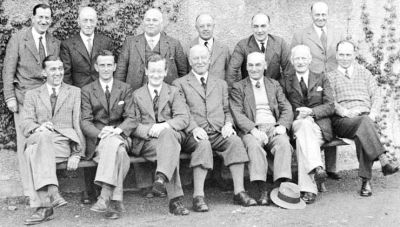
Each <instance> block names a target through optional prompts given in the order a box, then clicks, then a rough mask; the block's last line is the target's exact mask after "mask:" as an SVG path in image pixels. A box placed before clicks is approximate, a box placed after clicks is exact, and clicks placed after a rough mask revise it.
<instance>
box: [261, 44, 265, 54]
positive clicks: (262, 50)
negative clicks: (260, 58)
mask: <svg viewBox="0 0 400 227" xmlns="http://www.w3.org/2000/svg"><path fill="white" fill-rule="evenodd" d="M260 44H261V52H263V53H265V46H264V42H261V43H260Z"/></svg>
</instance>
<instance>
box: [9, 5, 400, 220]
mask: <svg viewBox="0 0 400 227" xmlns="http://www.w3.org/2000/svg"><path fill="white" fill-rule="evenodd" d="M311 17H312V20H313V24H312V25H311V26H310V27H308V28H306V29H304V30H302V31H299V32H297V33H295V35H294V37H293V41H292V45H291V49H289V47H288V45H287V43H286V42H285V41H284V40H283V39H282V38H280V37H278V36H274V35H271V34H269V33H268V31H269V26H270V18H269V17H268V16H267V15H265V14H262V13H259V14H256V15H254V16H253V17H252V20H251V26H252V30H253V34H252V35H251V36H250V37H248V38H246V39H243V40H241V41H240V42H239V43H238V44H237V45H236V47H235V48H234V51H233V54H232V55H230V53H229V48H228V47H227V46H225V45H223V44H222V43H221V42H219V41H218V40H217V39H215V38H214V37H213V30H214V26H215V23H214V19H213V18H212V17H211V16H210V15H209V14H200V15H199V16H198V17H197V18H196V29H197V31H198V34H199V36H198V37H197V38H195V39H194V40H193V41H192V42H191V45H190V48H188V50H187V51H184V49H183V48H182V46H181V44H180V43H179V41H177V40H176V39H174V38H172V37H169V36H168V35H166V34H165V32H163V30H162V28H163V26H162V24H163V17H162V13H161V12H160V11H159V10H158V9H149V10H148V11H147V12H146V14H145V16H144V21H143V25H144V33H143V34H141V35H138V36H135V37H130V38H127V39H126V41H125V43H124V46H123V48H122V51H121V54H120V55H119V56H118V62H116V60H117V59H116V56H114V55H113V51H114V50H113V46H112V41H111V40H110V39H109V38H107V37H105V36H102V35H100V34H98V33H96V32H95V27H96V24H97V14H96V12H95V10H94V9H93V8H90V7H83V8H82V9H81V10H80V11H79V16H78V24H79V26H80V32H79V34H77V35H75V36H73V37H71V38H69V39H67V40H65V41H63V42H61V43H60V42H59V41H58V40H56V39H55V38H54V37H52V36H51V35H50V34H49V32H48V31H47V30H48V28H49V26H50V24H51V18H52V11H51V9H50V7H49V6H48V5H46V4H39V5H36V6H35V7H34V9H33V16H32V27H30V28H29V29H27V30H23V31H20V32H18V33H17V34H15V35H14V36H13V37H12V38H11V40H10V41H9V44H8V47H7V53H6V58H5V63H4V70H3V81H4V96H5V100H6V102H7V107H8V108H9V110H10V111H12V112H14V119H15V123H16V129H17V150H18V157H19V161H20V171H21V178H22V181H23V185H24V192H25V193H26V195H28V196H29V197H30V205H31V206H32V207H35V208H37V209H36V211H35V212H34V213H33V214H32V216H31V217H29V218H28V219H26V220H25V224H27V225H32V224H38V223H41V222H44V221H47V220H49V219H50V218H51V216H52V214H53V208H57V207H60V206H63V205H65V204H67V201H65V200H64V199H63V198H62V196H61V195H60V193H59V191H58V181H57V176H56V163H59V162H65V161H67V169H69V170H75V169H76V168H77V167H78V164H79V161H80V160H81V159H83V158H85V159H89V160H90V159H93V160H94V161H95V162H97V163H98V166H97V171H96V174H95V178H94V183H95V184H97V185H98V186H99V187H101V191H100V194H99V196H98V198H97V202H96V203H95V204H94V205H93V206H92V207H91V210H92V211H95V212H104V213H105V217H106V218H109V219H116V218H119V217H120V215H121V213H122V212H123V211H124V209H125V208H124V206H123V203H122V201H123V181H124V178H125V177H126V175H127V172H128V170H129V167H130V161H129V155H135V156H141V157H144V158H145V159H146V160H148V161H150V162H156V170H155V173H151V172H148V171H144V170H143V169H141V166H140V165H138V166H137V168H135V172H136V171H137V172H140V171H142V176H146V177H145V179H144V180H150V181H151V182H152V188H151V192H152V193H153V195H155V196H160V197H162V196H168V198H169V211H170V213H173V214H175V215H187V214H189V210H188V209H187V208H186V207H185V206H184V205H183V203H182V196H183V191H182V186H181V181H180V175H179V162H180V153H181V152H182V153H188V154H190V157H191V159H190V167H191V168H192V169H193V185H194V191H193V210H194V211H196V212H206V211H208V210H209V207H208V204H207V202H206V199H205V193H204V182H205V179H206V176H207V173H208V171H209V170H211V169H213V166H214V163H213V154H216V155H218V156H221V158H222V160H223V163H224V165H225V166H227V167H228V168H229V170H230V173H231V175H232V180H233V191H234V197H233V200H234V203H236V204H240V205H243V206H253V205H257V204H258V205H269V204H270V203H271V199H272V200H273V202H274V203H276V204H280V206H282V207H286V208H290V207H304V206H303V205H304V203H307V204H311V203H313V202H314V201H315V199H316V195H317V192H318V189H317V183H318V182H320V183H321V182H324V181H325V180H326V178H327V177H331V178H334V179H340V176H339V175H338V174H337V173H336V153H335V152H330V153H326V154H325V156H326V157H325V158H326V160H325V162H326V168H324V164H323V161H322V159H321V148H320V147H321V145H322V144H324V143H327V142H329V141H331V140H333V139H334V138H335V135H337V136H339V137H345V138H350V139H354V141H355V144H356V151H357V157H358V160H359V163H360V169H359V176H360V177H361V179H362V186H361V191H360V195H361V196H370V195H371V194H372V189H371V186H370V179H371V169H372V164H373V162H374V161H376V160H379V161H380V162H381V165H382V171H383V174H384V175H388V174H393V173H395V172H397V171H398V169H399V165H398V163H396V162H395V160H393V159H391V158H390V156H389V155H388V154H387V152H386V151H385V149H384V147H383V146H382V144H381V143H380V141H379V135H378V133H377V130H376V129H375V123H374V120H375V116H376V113H377V112H376V109H377V106H376V105H377V102H376V99H377V97H376V89H377V85H376V81H375V80H374V78H373V76H372V75H371V73H370V72H369V71H367V70H366V69H365V68H364V67H362V66H360V65H358V64H356V63H355V54H356V47H355V45H354V44H353V43H352V42H351V41H346V40H344V41H341V40H340V37H339V36H337V34H335V32H334V31H333V30H332V29H331V28H329V27H327V25H326V22H327V17H328V6H327V5H326V4H325V3H323V2H317V3H314V4H313V5H312V6H311ZM188 63H189V64H188ZM79 88H81V89H79ZM290 138H294V139H295V143H294V144H293V146H294V147H295V148H296V149H295V150H296V157H297V161H298V186H297V185H294V184H293V183H290V181H291V179H292V170H291V161H292V153H293V148H292V145H291V139H290ZM213 152H214V153H213ZM246 164H247V166H248V169H249V175H250V181H251V182H252V183H253V184H254V185H255V186H256V187H257V188H258V192H259V194H258V195H257V200H255V199H253V198H252V197H251V196H250V195H249V194H248V193H247V192H246V190H245V188H244V182H243V181H244V180H243V178H244V169H245V165H246ZM135 167H136V166H135ZM269 170H272V172H273V182H274V186H273V187H274V188H275V189H274V190H275V191H273V193H271V192H270V191H269V190H268V187H267V184H266V181H267V176H268V174H267V173H268V171H269ZM153 178H154V180H153ZM288 191H290V192H291V193H288ZM285 193H286V194H285ZM300 198H301V199H300ZM285 204H286V205H285ZM288 204H289V205H288Z"/></svg>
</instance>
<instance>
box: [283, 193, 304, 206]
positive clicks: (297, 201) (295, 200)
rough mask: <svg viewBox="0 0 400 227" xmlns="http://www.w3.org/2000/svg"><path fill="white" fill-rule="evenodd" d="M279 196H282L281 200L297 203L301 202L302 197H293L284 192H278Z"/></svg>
mask: <svg viewBox="0 0 400 227" xmlns="http://www.w3.org/2000/svg"><path fill="white" fill-rule="evenodd" d="M278 198H280V199H281V200H283V201H285V202H287V203H293V204H297V203H299V202H300V198H292V197H289V196H286V195H284V194H282V193H281V192H278Z"/></svg>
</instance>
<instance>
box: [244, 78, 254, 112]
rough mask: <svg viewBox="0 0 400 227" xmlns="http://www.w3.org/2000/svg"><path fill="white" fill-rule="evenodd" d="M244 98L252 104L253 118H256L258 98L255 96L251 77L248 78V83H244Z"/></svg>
mask: <svg viewBox="0 0 400 227" xmlns="http://www.w3.org/2000/svg"><path fill="white" fill-rule="evenodd" d="M244 99H245V103H247V104H248V105H249V106H250V110H251V115H252V116H251V120H255V116H256V115H255V113H256V99H255V97H254V92H253V87H252V84H251V81H250V78H247V79H246V83H245V85H244Z"/></svg>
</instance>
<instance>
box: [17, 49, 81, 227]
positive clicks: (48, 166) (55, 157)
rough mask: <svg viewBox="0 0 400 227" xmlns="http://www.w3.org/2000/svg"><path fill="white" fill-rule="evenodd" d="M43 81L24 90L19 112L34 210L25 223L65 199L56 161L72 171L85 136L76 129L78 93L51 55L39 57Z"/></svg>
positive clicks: (49, 212)
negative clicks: (37, 85)
mask: <svg viewBox="0 0 400 227" xmlns="http://www.w3.org/2000/svg"><path fill="white" fill-rule="evenodd" d="M42 67H43V74H42V75H44V76H45V77H46V78H47V79H46V83H45V84H44V85H42V86H40V87H38V88H34V89H31V90H29V91H27V92H26V96H25V101H24V108H22V113H21V125H20V126H21V130H22V132H23V134H24V136H25V137H26V149H25V152H24V156H25V160H26V161H25V162H24V163H20V164H22V165H24V166H25V167H26V169H27V175H26V176H25V177H24V178H22V179H26V182H25V183H26V184H27V186H28V195H29V197H30V205H31V207H35V208H36V211H35V212H34V213H33V214H32V216H31V217H30V218H28V219H26V220H25V223H24V224H26V225H34V224H39V223H42V222H45V221H48V220H50V219H51V216H52V215H53V208H56V207H60V206H63V205H66V204H67V202H66V201H65V200H64V199H63V198H62V197H61V196H60V194H59V192H58V180H57V175H56V163H59V162H65V161H67V170H75V169H76V168H77V167H78V164H79V161H80V159H81V157H82V156H84V154H85V138H84V137H83V134H82V131H81V128H80V122H79V121H80V104H81V92H80V89H79V88H76V87H73V86H70V85H68V84H65V83H62V81H63V76H64V69H63V63H62V62H61V60H60V59H59V58H58V57H56V56H53V55H50V56H48V57H46V58H45V59H44V60H43V66H42Z"/></svg>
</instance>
